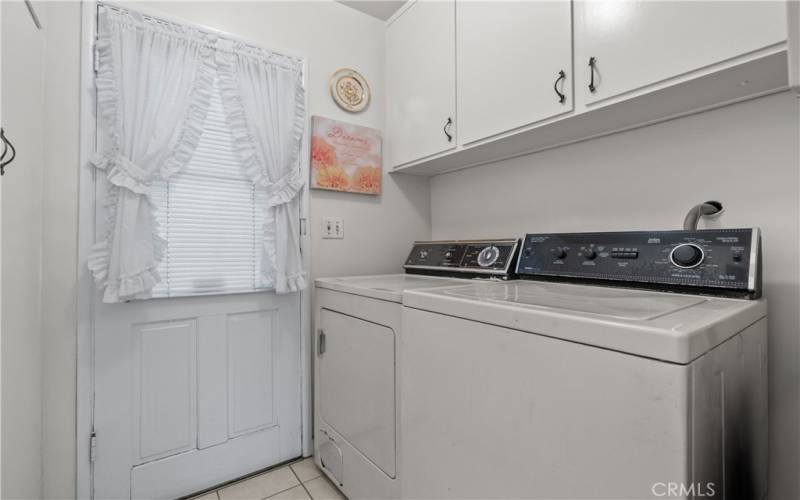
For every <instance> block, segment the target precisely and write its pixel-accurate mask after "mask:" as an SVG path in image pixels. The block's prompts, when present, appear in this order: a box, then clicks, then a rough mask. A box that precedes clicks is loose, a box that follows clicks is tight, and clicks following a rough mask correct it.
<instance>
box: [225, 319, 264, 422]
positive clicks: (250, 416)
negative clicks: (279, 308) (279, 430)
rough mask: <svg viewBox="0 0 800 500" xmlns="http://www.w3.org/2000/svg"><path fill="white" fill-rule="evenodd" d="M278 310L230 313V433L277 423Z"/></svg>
mask: <svg viewBox="0 0 800 500" xmlns="http://www.w3.org/2000/svg"><path fill="white" fill-rule="evenodd" d="M275 314H276V311H274V310H273V311H259V312H257V313H245V314H236V315H231V316H228V349H227V350H228V370H229V373H230V375H229V377H228V383H229V387H228V395H229V397H230V403H229V404H228V408H229V411H230V420H229V425H230V428H229V431H228V432H229V434H228V435H229V436H230V437H235V436H239V435H241V434H243V433H246V432H249V431H253V430H256V429H260V428H263V427H268V426H270V425H274V423H275V418H274V417H275V415H274V411H273V410H274V408H273V396H274V394H275V388H274V385H273V378H274V377H273V374H272V372H273V370H274V367H275V349H274V348H273V343H274V341H275V338H274V337H273V335H272V333H273V330H274V327H273V323H274V319H275Z"/></svg>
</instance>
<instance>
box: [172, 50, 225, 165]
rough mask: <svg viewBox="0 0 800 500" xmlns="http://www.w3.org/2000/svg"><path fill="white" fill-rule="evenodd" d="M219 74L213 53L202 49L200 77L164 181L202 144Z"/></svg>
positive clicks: (185, 162)
mask: <svg viewBox="0 0 800 500" xmlns="http://www.w3.org/2000/svg"><path fill="white" fill-rule="evenodd" d="M216 74H217V61H216V57H215V52H214V50H212V49H210V48H201V49H200V61H199V65H198V68H197V74H196V76H195V79H194V83H193V84H192V90H191V93H192V97H191V101H190V103H189V109H188V110H187V112H186V116H185V117H184V120H183V127H182V129H181V135H180V137H179V138H178V141H177V142H176V144H175V146H174V147H173V148H172V154H171V155H170V156H169V158H167V160H166V161H165V162H164V165H163V166H162V167H161V177H162V178H164V179H169V178H170V177H171V176H172V175H174V174H175V173H177V172H180V171H181V170H182V169H183V167H185V166H186V164H187V163H189V161H190V160H191V159H192V156H194V153H195V151H196V150H197V146H198V144H200V136H201V135H202V134H203V126H204V124H205V122H206V116H207V115H208V108H210V107H211V93H212V92H213V89H214V78H215V77H216Z"/></svg>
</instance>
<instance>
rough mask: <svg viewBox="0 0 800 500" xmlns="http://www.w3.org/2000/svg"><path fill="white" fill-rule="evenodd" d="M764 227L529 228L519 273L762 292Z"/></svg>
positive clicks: (671, 287) (743, 294) (707, 290)
mask: <svg viewBox="0 0 800 500" xmlns="http://www.w3.org/2000/svg"><path fill="white" fill-rule="evenodd" d="M760 247H761V240H760V236H759V230H758V229H754V228H749V229H704V230H696V231H630V232H607V233H557V234H528V235H526V236H525V240H524V241H523V242H522V250H521V253H520V257H519V262H518V264H517V274H518V275H519V277H520V278H527V279H541V280H557V281H578V282H597V283H598V284H608V285H620V286H633V287H636V286H642V287H646V288H655V289H660V290H671V291H680V292H687V293H708V294H713V295H722V296H735V297H747V298H758V297H760V296H761V248H760Z"/></svg>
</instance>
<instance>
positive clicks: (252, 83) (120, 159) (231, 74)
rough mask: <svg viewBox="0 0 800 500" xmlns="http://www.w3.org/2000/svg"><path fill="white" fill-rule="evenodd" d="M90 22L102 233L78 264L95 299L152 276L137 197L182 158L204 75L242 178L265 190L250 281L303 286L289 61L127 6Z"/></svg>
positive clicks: (297, 128)
mask: <svg viewBox="0 0 800 500" xmlns="http://www.w3.org/2000/svg"><path fill="white" fill-rule="evenodd" d="M99 26H100V31H99V33H98V40H97V44H96V50H97V58H98V73H97V76H96V80H95V81H96V88H97V104H98V115H99V117H100V125H101V127H100V128H101V134H102V146H103V151H102V152H99V153H97V154H96V155H95V156H94V157H93V158H92V164H93V165H94V166H95V167H96V168H97V169H99V170H102V171H104V172H105V176H106V179H107V181H108V185H109V194H108V199H107V202H106V206H105V210H106V227H105V232H104V237H103V238H102V240H101V241H99V242H97V243H96V244H95V245H94V246H93V248H92V251H91V254H90V257H89V268H90V270H91V272H92V274H93V275H94V278H95V281H96V283H97V285H98V287H99V288H100V289H101V290H102V291H103V301H104V302H122V301H125V300H130V299H139V298H147V297H149V296H150V292H151V290H152V288H153V287H154V286H155V285H156V284H157V283H158V282H159V281H160V276H159V275H158V272H157V270H156V269H157V267H158V264H159V262H160V261H161V259H162V257H163V253H164V247H165V242H164V241H163V240H162V239H161V238H160V237H159V235H158V226H157V222H156V220H155V218H154V216H153V215H154V214H153V207H152V205H151V203H150V200H149V195H150V188H151V184H152V182H153V181H154V180H157V179H168V178H169V177H170V176H172V175H174V174H176V173H177V172H179V171H180V170H181V169H182V168H183V167H184V166H185V165H186V164H187V163H188V162H189V160H190V159H191V158H192V155H193V154H194V151H195V149H196V148H197V144H198V141H199V139H200V135H201V134H202V130H203V124H204V122H205V118H206V115H207V112H208V108H209V103H210V96H211V92H212V88H213V84H214V78H215V76H216V77H218V78H219V82H220V85H221V86H224V89H223V91H222V92H223V101H224V103H225V108H226V112H227V113H228V115H229V116H228V121H229V124H230V125H231V127H232V131H233V135H234V137H235V138H236V141H237V144H238V145H239V146H240V149H241V151H242V159H243V160H244V161H245V169H244V170H245V174H246V175H247V177H248V178H250V179H251V180H252V181H253V182H255V183H256V185H257V186H260V187H263V188H264V189H267V190H268V193H269V210H270V211H271V213H270V214H267V217H266V219H267V221H268V223H267V224H266V225H265V226H266V227H265V228H264V244H263V245H262V259H261V261H262V265H261V269H262V277H261V281H262V284H263V285H265V286H270V287H274V288H275V290H276V291H277V292H278V293H283V292H291V291H296V290H299V289H302V288H303V287H305V279H304V272H303V269H302V264H301V259H300V245H299V230H298V228H297V227H296V226H297V223H298V211H297V207H298V203H299V201H298V193H299V191H300V190H301V188H302V186H303V184H304V179H303V177H302V175H301V174H300V168H299V163H298V160H299V148H300V141H301V136H302V132H303V128H304V126H303V124H304V122H305V108H304V105H303V103H304V89H303V86H302V68H301V65H300V63H299V61H296V60H294V59H290V58H286V57H283V56H277V55H274V54H272V53H269V52H266V51H261V50H257V49H254V48H252V47H247V46H242V45H241V44H234V43H232V42H229V41H225V40H217V39H216V37H215V36H213V35H210V34H207V33H204V32H202V31H199V30H196V29H193V28H190V27H185V26H177V25H174V24H171V23H164V22H160V21H156V20H153V19H149V18H143V17H141V16H139V15H137V14H135V13H128V12H117V11H113V10H110V9H103V13H102V18H101V20H100V23H99ZM237 51H239V52H241V53H239V52H237ZM218 63H219V65H220V69H219V74H218V75H217V71H218V68H217V65H218ZM245 109H246V111H245Z"/></svg>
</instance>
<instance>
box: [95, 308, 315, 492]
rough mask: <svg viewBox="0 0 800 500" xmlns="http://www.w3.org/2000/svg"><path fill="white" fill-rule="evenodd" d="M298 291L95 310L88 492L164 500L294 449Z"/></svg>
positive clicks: (291, 454) (297, 450)
mask: <svg viewBox="0 0 800 500" xmlns="http://www.w3.org/2000/svg"><path fill="white" fill-rule="evenodd" d="M299 319H300V297H299V294H291V295H275V294H271V293H254V294H241V295H226V296H204V297H192V298H177V299H154V300H147V301H133V302H130V303H125V304H102V303H101V302H99V300H98V301H97V302H96V305H95V319H94V321H95V335H94V345H95V348H94V365H95V366H94V372H95V373H94V380H95V431H96V433H97V459H96V462H95V466H94V484H95V497H96V498H128V497H130V496H131V495H134V496H135V497H147V498H176V497H179V496H182V495H188V494H190V493H193V492H195V491H199V490H202V489H204V488H208V487H211V486H214V485H216V484H219V483H221V482H225V481H228V480H231V479H234V478H236V477H240V476H242V475H245V474H248V473H250V472H254V471H257V470H259V469H263V468H266V467H269V466H271V465H275V464H276V463H279V462H281V461H284V460H288V459H291V458H295V457H297V456H299V455H300V454H301V433H300V427H301V419H300V408H301V389H300V376H301V374H300V369H301V368H300V359H301V358H300V324H299Z"/></svg>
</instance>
